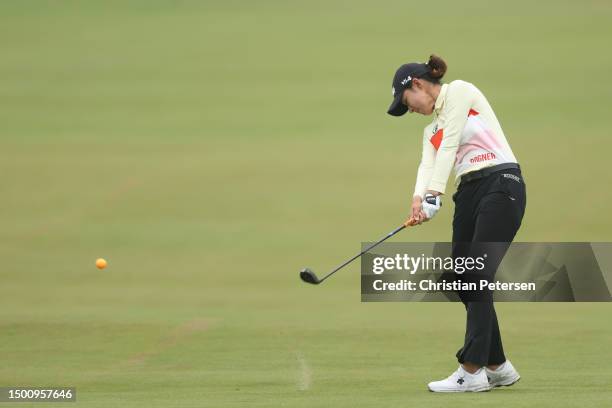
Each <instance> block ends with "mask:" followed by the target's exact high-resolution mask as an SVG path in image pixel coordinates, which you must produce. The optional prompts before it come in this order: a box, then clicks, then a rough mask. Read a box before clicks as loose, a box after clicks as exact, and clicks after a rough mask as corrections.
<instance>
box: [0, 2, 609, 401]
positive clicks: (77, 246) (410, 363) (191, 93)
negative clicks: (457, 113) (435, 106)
mask: <svg viewBox="0 0 612 408" xmlns="http://www.w3.org/2000/svg"><path fill="white" fill-rule="evenodd" d="M611 17H612V3H610V2H605V1H595V0H592V1H585V2H580V3H576V2H569V1H541V2H533V1H529V2H528V1H518V2H512V3H509V2H488V1H473V2H469V3H465V2H452V1H440V2H436V3H431V4H428V3H422V2H406V1H402V2H400V1H395V2H365V1H353V2H345V1H310V2H294V1H287V2H280V1H257V2H246V1H199V2H198V1H105V2H85V1H32V0H29V1H3V2H2V3H0V47H1V48H0V49H1V50H2V55H1V57H0V104H1V105H0V171H1V174H2V176H1V177H0V197H1V198H2V199H1V200H0V225H2V228H1V229H0V256H1V259H2V263H1V265H0V277H1V278H2V284H1V285H0V358H1V359H2V364H1V365H0V386H49V385H55V386H76V387H77V395H78V397H77V398H78V405H79V406H87V407H107V406H110V405H115V406H122V407H123V406H125V407H167V406H182V407H202V406H207V407H208V406H210V407H241V406H245V405H249V406H258V407H269V406H287V407H315V406H320V407H329V406H337V407H349V406H350V407H361V406H364V407H365V406H368V407H369V406H374V405H376V406H399V405H400V404H409V405H415V406H423V407H435V406H447V405H448V404H451V403H457V401H455V400H460V402H459V403H466V404H470V405H472V406H484V405H491V404H495V405H496V406H499V407H506V406H508V407H510V406H512V407H521V406H534V405H537V406H540V407H561V406H581V407H582V406H603V405H605V404H607V403H608V402H609V401H610V399H611V398H612V391H611V390H610V387H609V383H610V381H609V380H610V377H611V376H612V368H610V365H609V364H608V363H609V362H610V359H611V358H612V351H610V348H609V347H608V346H609V344H610V343H611V341H612V328H611V327H610V325H609V317H608V316H609V314H610V312H611V311H612V310H611V308H610V306H609V305H608V304H588V303H584V304H500V305H498V307H497V309H498V315H499V318H500V324H501V326H502V331H503V335H504V341H505V348H506V351H507V354H508V356H509V357H510V358H511V359H512V360H513V363H514V364H515V365H516V366H517V368H518V369H519V371H520V372H521V374H522V375H523V379H522V380H521V382H520V383H519V384H518V385H517V386H516V387H512V388H509V389H505V390H495V391H494V392H491V393H487V394H486V395H460V396H456V395H455V396H440V395H434V394H430V393H428V392H427V391H426V388H425V384H426V383H427V382H428V381H430V380H433V379H439V378H442V377H443V376H445V375H448V374H449V373H450V372H451V371H452V370H454V369H455V368H456V367H455V365H456V363H455V359H454V352H455V351H456V349H457V348H458V347H459V346H460V345H461V341H462V338H463V328H464V310H463V306H462V305H460V304H416V303H387V304H368V303H363V304H362V303H360V293H359V277H358V275H359V268H358V265H357V264H355V265H353V266H351V267H350V268H348V269H347V270H344V271H342V273H339V274H338V275H337V276H335V277H334V279H332V280H330V281H328V282H326V284H325V285H324V286H321V287H316V288H315V287H312V286H306V285H304V284H302V283H300V281H299V280H298V274H297V272H298V271H299V269H300V268H301V267H303V266H311V267H313V268H314V269H315V270H316V271H319V273H323V272H324V271H326V270H328V269H329V268H331V267H333V266H335V265H336V264H338V263H340V262H341V261H342V260H344V259H345V258H347V257H348V256H350V255H351V254H353V253H354V252H356V251H358V250H359V247H360V242H361V241H368V240H374V239H377V238H379V237H380V236H381V235H383V234H384V233H386V232H388V231H389V230H391V229H392V228H394V227H395V226H396V225H398V224H399V223H400V222H401V221H403V220H404V218H405V217H406V215H407V214H408V210H409V204H410V198H411V195H412V190H413V184H414V178H415V173H416V166H417V165H418V159H419V157H420V149H421V145H420V144H421V135H422V128H423V127H424V126H425V125H426V124H427V123H429V121H430V119H431V118H426V117H420V116H416V115H410V116H407V117H403V118H401V119H397V118H392V117H390V116H388V115H387V114H386V113H385V112H386V108H387V106H388V104H389V103H390V100H391V92H390V88H391V86H390V85H391V78H392V75H393V73H394V71H395V69H396V68H397V67H398V66H399V65H400V64H402V63H405V62H409V61H425V60H426V59H427V57H428V56H429V55H430V54H431V53H436V54H438V55H440V56H442V57H443V58H445V59H446V61H447V62H448V64H449V70H448V73H447V75H446V77H445V81H447V82H448V81H451V80H453V79H464V80H467V81H470V82H473V83H474V84H476V86H478V87H479V88H480V89H481V90H482V91H483V92H484V94H485V95H486V96H487V98H488V99H489V101H490V103H491V104H492V106H493V108H494V109H495V111H496V114H497V116H498V118H499V120H500V122H501V124H502V126H503V128H504V131H505V133H506V136H507V137H508V139H509V141H510V143H511V145H512V148H513V150H514V153H515V154H516V156H517V158H518V159H519V162H520V163H521V165H522V167H523V170H524V176H525V180H526V183H527V190H528V191H527V196H528V205H527V213H526V216H525V219H524V222H523V226H522V228H521V230H520V232H519V234H518V236H517V238H516V239H517V240H518V241H609V240H611V238H612V232H611V230H610V227H611V226H612V217H611V216H610V214H609V212H608V209H609V203H610V199H611V198H612V197H611V193H610V189H609V186H610V185H611V184H612V175H611V173H610V172H609V169H608V164H609V150H610V148H611V147H612V141H611V140H610V132H609V129H608V124H607V115H608V112H609V110H610V103H611V102H612V88H611V87H610V85H609V83H608V81H607V80H608V75H609V72H610V71H611V69H612V55H611V54H610V53H609V52H608V51H606V50H607V49H608V48H609V46H608V42H609V39H610V38H611V35H612V24H611V22H612V21H611ZM451 193H452V191H449V192H448V196H450V194H451ZM444 204H445V206H444V208H443V211H442V213H441V214H440V215H439V216H438V217H437V218H436V220H435V221H432V222H431V223H428V224H427V225H425V226H422V227H419V228H418V229H414V230H409V231H405V232H403V233H402V234H401V235H400V236H398V238H397V239H396V241H447V240H449V239H450V232H451V223H450V222H451V217H452V201H451V200H450V199H446V201H445V203H444ZM97 257H104V258H106V259H107V260H108V261H109V267H108V268H107V269H106V270H104V271H98V270H97V269H95V267H94V261H95V259H96V258H97ZM5 405H6V406H9V405H10V404H8V403H7V404H5ZM28 405H29V404H20V405H19V406H24V407H25V406H28ZM62 405H63V404H59V405H58V406H62ZM66 406H72V405H70V404H66Z"/></svg>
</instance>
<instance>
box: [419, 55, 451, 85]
mask: <svg viewBox="0 0 612 408" xmlns="http://www.w3.org/2000/svg"><path fill="white" fill-rule="evenodd" d="M424 65H425V67H426V68H427V72H426V73H425V74H423V75H422V76H421V78H423V79H425V80H426V81H429V82H431V83H434V84H439V83H440V80H441V79H442V77H443V76H444V74H446V68H447V66H446V62H444V60H443V59H442V58H440V57H438V56H437V55H434V54H432V55H431V56H430V57H429V61H427V63H425V64H424Z"/></svg>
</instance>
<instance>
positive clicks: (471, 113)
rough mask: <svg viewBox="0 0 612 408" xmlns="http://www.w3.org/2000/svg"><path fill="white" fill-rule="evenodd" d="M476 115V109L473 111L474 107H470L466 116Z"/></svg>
mask: <svg viewBox="0 0 612 408" xmlns="http://www.w3.org/2000/svg"><path fill="white" fill-rule="evenodd" d="M476 115H478V111H475V110H474V109H470V111H469V112H468V117H470V116H476Z"/></svg>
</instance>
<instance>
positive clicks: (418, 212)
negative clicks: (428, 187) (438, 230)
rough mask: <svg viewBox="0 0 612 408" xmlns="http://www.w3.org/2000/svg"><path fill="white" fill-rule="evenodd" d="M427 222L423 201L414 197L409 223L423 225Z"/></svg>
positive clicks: (418, 197)
mask: <svg viewBox="0 0 612 408" xmlns="http://www.w3.org/2000/svg"><path fill="white" fill-rule="evenodd" d="M425 221H427V217H426V216H425V213H424V212H423V199H422V198H421V197H420V196H414V198H413V199H412V207H411V212H410V218H409V220H408V222H409V223H410V224H421V223H423V222H425Z"/></svg>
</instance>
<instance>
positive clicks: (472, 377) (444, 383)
mask: <svg viewBox="0 0 612 408" xmlns="http://www.w3.org/2000/svg"><path fill="white" fill-rule="evenodd" d="M427 388H429V391H432V392H480V391H489V390H490V389H491V386H490V385H489V382H488V381H487V375H486V373H485V370H484V369H483V368H481V369H479V370H478V371H476V372H475V373H474V374H470V373H468V372H467V371H465V370H464V369H463V366H462V365H459V368H458V369H457V371H455V372H454V373H452V374H451V375H450V377H448V378H447V379H445V380H440V381H432V382H430V383H429V384H427Z"/></svg>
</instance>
